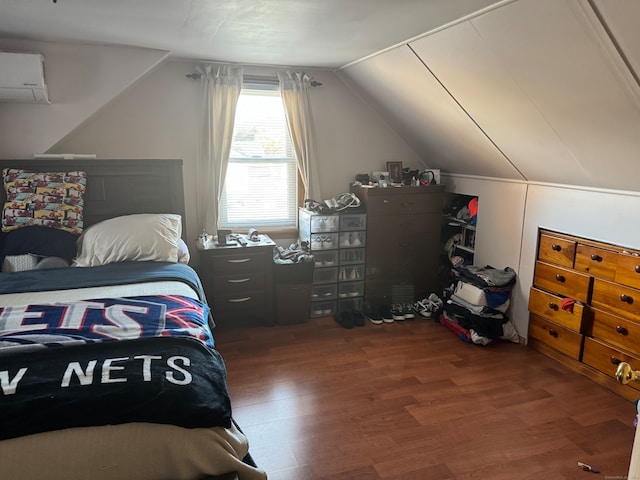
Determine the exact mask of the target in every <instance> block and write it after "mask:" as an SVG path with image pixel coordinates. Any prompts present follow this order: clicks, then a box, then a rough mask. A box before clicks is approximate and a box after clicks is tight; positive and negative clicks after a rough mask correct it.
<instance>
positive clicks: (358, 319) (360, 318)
mask: <svg viewBox="0 0 640 480" xmlns="http://www.w3.org/2000/svg"><path fill="white" fill-rule="evenodd" d="M351 316H352V317H353V324H354V325H355V326H356V327H364V315H363V314H362V312H361V311H360V310H354V311H353V312H351Z"/></svg>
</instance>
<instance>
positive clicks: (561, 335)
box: [529, 314, 583, 360]
mask: <svg viewBox="0 0 640 480" xmlns="http://www.w3.org/2000/svg"><path fill="white" fill-rule="evenodd" d="M529 336H530V337H531V338H535V339H536V340H538V341H540V342H542V343H545V344H547V345H549V346H550V347H551V348H553V349H555V350H558V351H559V352H562V353H564V354H565V355H568V356H569V357H571V358H574V359H576V360H580V354H581V353H582V339H583V336H582V335H580V334H579V333H576V332H574V331H572V330H569V329H568V328H565V327H563V326H561V325H558V324H556V323H553V322H551V321H549V320H546V319H544V318H542V317H540V316H538V315H535V314H531V315H529Z"/></svg>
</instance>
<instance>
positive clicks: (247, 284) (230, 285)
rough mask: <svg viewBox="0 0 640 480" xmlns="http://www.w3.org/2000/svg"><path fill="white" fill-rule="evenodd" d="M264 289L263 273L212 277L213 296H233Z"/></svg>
mask: <svg viewBox="0 0 640 480" xmlns="http://www.w3.org/2000/svg"><path fill="white" fill-rule="evenodd" d="M263 288H264V273H262V272H259V273H251V272H249V273H242V274H237V275H216V276H214V277H213V291H214V292H215V295H216V296H217V295H235V294H238V293H242V292H247V291H250V290H262V289H263Z"/></svg>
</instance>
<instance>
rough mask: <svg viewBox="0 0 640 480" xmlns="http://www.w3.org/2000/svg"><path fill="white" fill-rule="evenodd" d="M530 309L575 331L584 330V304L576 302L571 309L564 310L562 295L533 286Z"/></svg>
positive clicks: (530, 295)
mask: <svg viewBox="0 0 640 480" xmlns="http://www.w3.org/2000/svg"><path fill="white" fill-rule="evenodd" d="M529 311H530V312H531V313H535V314H537V315H540V316H542V317H545V318H548V319H550V320H553V321H554V322H555V323H558V324H560V325H562V326H564V327H567V328H568V329H570V330H573V331H575V332H581V331H582V327H583V324H582V320H583V317H584V305H582V304H580V303H575V304H574V305H573V309H572V310H571V311H568V310H563V309H562V297H559V296H557V295H552V294H551V293H548V292H544V291H542V290H538V289H537V288H533V287H532V288H531V291H530V292H529Z"/></svg>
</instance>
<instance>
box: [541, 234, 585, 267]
mask: <svg viewBox="0 0 640 480" xmlns="http://www.w3.org/2000/svg"><path fill="white" fill-rule="evenodd" d="M575 254H576V241H575V240H569V239H564V238H560V237H556V236H553V235H550V234H549V233H543V234H541V235H540V245H539V247H538V260H542V261H544V262H549V263H554V264H556V265H561V266H563V267H569V268H572V267H573V261H574V258H575Z"/></svg>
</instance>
